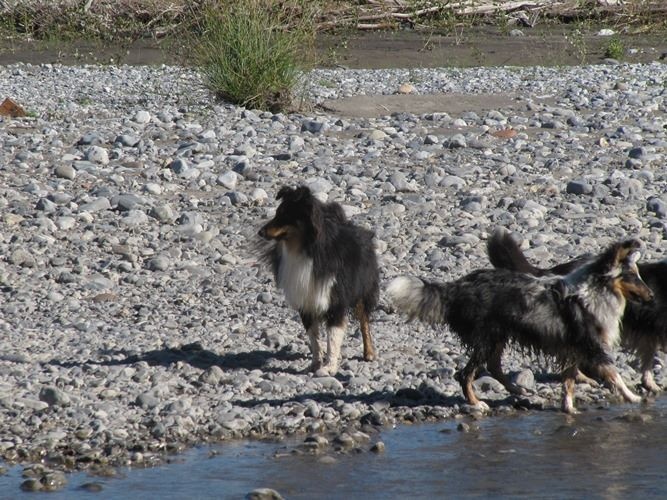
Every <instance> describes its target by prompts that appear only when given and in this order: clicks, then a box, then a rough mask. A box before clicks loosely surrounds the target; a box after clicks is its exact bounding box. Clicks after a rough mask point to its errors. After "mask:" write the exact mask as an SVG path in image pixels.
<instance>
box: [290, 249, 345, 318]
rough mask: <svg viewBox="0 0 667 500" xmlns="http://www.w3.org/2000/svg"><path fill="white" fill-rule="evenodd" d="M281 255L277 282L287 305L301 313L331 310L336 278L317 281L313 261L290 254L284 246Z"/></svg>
mask: <svg viewBox="0 0 667 500" xmlns="http://www.w3.org/2000/svg"><path fill="white" fill-rule="evenodd" d="M280 253H281V257H280V266H279V268H278V280H277V281H278V287H279V288H281V289H282V290H283V292H284V293H285V300H287V303H288V304H289V305H290V306H292V307H293V308H295V309H297V310H299V311H302V312H307V313H313V314H322V313H324V312H325V311H326V310H327V309H329V304H330V294H331V288H332V287H333V285H334V283H335V281H336V280H335V278H333V277H331V278H329V279H326V280H316V279H315V276H314V275H313V259H311V258H309V257H308V256H306V255H303V254H300V253H296V252H290V251H289V250H288V249H287V248H285V246H284V245H281V246H280Z"/></svg>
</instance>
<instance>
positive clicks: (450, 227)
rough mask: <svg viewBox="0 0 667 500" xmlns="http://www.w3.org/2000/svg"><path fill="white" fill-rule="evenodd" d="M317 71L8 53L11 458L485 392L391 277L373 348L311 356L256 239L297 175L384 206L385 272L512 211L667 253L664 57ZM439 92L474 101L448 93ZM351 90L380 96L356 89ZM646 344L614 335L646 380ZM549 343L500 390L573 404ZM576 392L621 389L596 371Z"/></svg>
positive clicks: (4, 360) (590, 236)
mask: <svg viewBox="0 0 667 500" xmlns="http://www.w3.org/2000/svg"><path fill="white" fill-rule="evenodd" d="M309 81H310V82H311V85H310V86H309V90H308V99H309V100H311V101H313V102H315V103H321V104H322V105H323V107H322V108H318V107H317V106H316V107H314V108H313V111H312V112H311V113H308V114H304V115H302V114H289V115H285V114H271V113H262V112H257V111H251V110H245V109H241V108H238V107H234V106H229V105H224V104H220V103H216V102H215V101H214V99H213V98H212V97H211V96H210V95H209V94H208V92H207V91H206V90H205V88H204V87H203V85H202V84H201V82H200V80H199V78H198V76H197V74H196V73H195V72H193V71H190V70H186V69H182V68H176V67H161V68H150V67H113V66H104V67H101V66H100V67H96V66H84V67H63V66H52V65H44V66H32V65H23V64H18V65H11V66H5V67H0V99H1V98H4V97H11V98H12V99H14V100H15V101H16V102H18V103H20V104H21V105H22V106H23V107H24V108H25V109H26V110H27V112H28V115H29V116H28V117H25V118H18V119H9V118H4V119H1V120H0V179H1V181H0V186H1V187H0V205H1V206H2V208H3V210H2V214H1V216H0V227H1V228H2V231H1V232H0V255H2V258H1V259H0V285H1V289H0V290H1V291H2V299H3V300H2V303H1V304H0V308H1V310H2V317H1V318H0V331H1V332H2V335H1V336H0V454H1V455H2V457H3V458H4V459H5V460H6V461H8V462H15V461H20V462H22V463H28V464H29V463H37V462H42V463H44V464H46V465H47V467H48V468H55V469H71V468H91V469H95V468H97V469H99V468H101V470H102V471H104V470H106V468H107V467H108V466H113V465H115V464H123V463H124V464H127V463H131V464H135V465H143V464H148V465H150V464H153V463H159V462H160V460H161V459H162V457H163V453H164V452H165V451H177V450H179V449H182V447H183V446H187V445H191V444H195V443H199V442H204V441H210V440H216V441H217V440H226V439H233V438H239V437H258V438H260V437H261V438H265V437H280V436H284V435H287V434H294V433H303V434H307V435H308V436H310V437H309V438H308V439H306V440H305V441H304V445H303V446H304V450H318V449H321V448H323V447H328V446H333V447H335V448H340V449H349V448H354V447H358V446H361V447H364V448H370V447H371V443H367V441H369V439H370V440H371V441H372V440H373V439H372V436H371V434H372V433H373V432H374V429H377V428H378V427H379V426H382V425H386V424H393V423H404V422H416V421H424V420H431V419H443V418H450V417H451V418H455V417H458V416H461V415H465V414H469V413H470V409H469V408H466V406H465V405H464V402H463V399H462V397H461V393H460V388H459V386H458V383H457V382H456V381H455V380H454V379H453V373H454V372H455V370H456V369H457V368H458V367H460V366H462V363H464V362H465V360H466V358H465V354H464V353H463V352H462V350H461V348H460V346H459V345H458V343H457V342H456V340H455V339H454V338H453V337H452V336H451V335H450V334H449V332H448V331H447V330H446V329H440V330H437V329H432V328H429V327H425V326H422V325H419V324H406V323H405V321H404V318H402V317H399V316H397V315H395V314H393V313H392V312H391V311H390V309H389V308H388V307H387V305H386V303H384V298H383V305H382V307H381V308H380V310H378V311H377V313H376V314H375V318H374V322H373V324H372V331H373V335H374V339H375V344H376V347H377V350H378V353H379V360H378V361H375V362H371V363H366V362H363V361H362V360H361V338H360V335H359V332H358V330H356V329H352V330H351V331H350V333H349V335H348V340H347V341H346V343H345V345H344V348H343V363H342V368H341V370H340V372H339V374H338V375H337V376H336V377H324V378H314V377H313V376H312V375H311V374H310V373H308V372H307V367H308V365H309V362H310V359H309V354H308V348H307V345H306V342H305V336H304V335H303V332H302V327H301V325H300V322H299V321H298V318H297V317H296V315H295V314H294V312H293V311H292V310H290V309H288V308H287V307H286V306H285V304H284V301H283V298H282V295H281V294H280V293H279V292H278V291H277V290H276V289H275V288H274V286H273V284H272V281H271V278H270V275H269V273H268V272H267V270H265V269H262V268H261V267H259V266H258V264H257V262H256V260H255V258H254V257H253V255H252V252H251V249H252V246H253V242H254V238H255V233H256V229H257V227H258V226H259V224H260V223H261V222H262V221H263V220H265V219H267V218H268V217H270V215H271V213H272V210H273V209H274V207H275V203H274V195H275V193H276V192H277V190H278V188H279V187H280V186H282V185H284V184H298V183H304V184H307V185H309V186H310V187H311V189H312V190H314V191H315V192H317V193H319V196H321V197H322V198H324V199H328V200H335V201H339V202H340V203H342V204H343V205H344V207H345V209H346V211H347V212H348V214H349V215H350V217H352V219H353V220H354V221H356V222H357V223H358V224H361V225H365V226H368V227H370V228H372V229H373V230H375V232H376V234H377V249H378V254H379V258H380V263H381V267H382V276H383V284H386V283H387V281H388V280H389V279H391V278H392V277H394V276H396V275H398V274H405V273H412V274H418V275H424V276H429V277H432V278H436V279H441V280H449V279H454V278H456V277H459V276H461V275H463V274H465V273H466V272H468V271H470V270H472V269H477V268H479V267H483V266H487V265H488V264H487V262H488V261H487V259H486V256H485V241H484V240H485V238H486V237H487V235H488V234H489V233H490V232H491V231H492V229H493V228H494V227H495V226H498V225H501V226H504V227H506V228H508V229H510V230H512V231H515V232H516V233H517V234H518V235H520V236H521V237H522V238H523V241H524V248H525V250H526V253H527V254H528V255H529V257H530V258H531V259H534V260H535V261H537V262H540V263H541V264H544V265H547V264H551V263H554V262H557V261H561V260H563V259H565V258H568V257H571V256H574V255H577V254H579V253H582V252H597V251H599V250H600V249H601V248H602V247H604V246H605V245H606V244H608V243H609V242H611V241H612V240H615V239H618V238H625V237H627V236H638V237H639V238H641V240H642V241H643V242H644V243H645V245H646V249H645V251H644V256H643V258H644V259H645V260H655V259H660V258H663V257H664V256H665V252H666V251H667V244H665V241H664V239H665V237H666V236H667V225H666V222H667V195H665V193H666V192H667V170H666V169H665V166H666V165H665V164H666V158H667V153H666V149H665V147H666V146H667V102H666V100H665V96H666V95H667V88H666V87H665V82H666V81H667V65H665V64H661V63H657V62H656V63H651V64H644V65H642V64H637V65H630V64H609V65H600V66H589V67H572V68H541V67H533V68H512V67H510V68H474V69H465V70H461V69H428V70H375V71H364V70H358V71H356V70H355V71H353V70H342V69H341V70H317V71H315V72H313V73H311V74H310V75H309ZM401 86H402V91H403V92H408V94H407V95H401V96H394V95H393V94H395V93H396V92H397V91H398V89H399V88H401ZM442 94H447V95H449V96H450V97H451V96H454V100H456V97H455V96H457V95H461V96H465V97H466V99H469V101H468V100H466V101H465V103H466V104H464V105H463V106H462V107H461V106H459V107H454V106H453V105H452V106H451V109H452V110H455V111H448V105H447V101H446V100H445V101H442V100H441V99H442ZM360 95H365V96H368V99H369V100H374V101H373V102H375V103H376V104H377V106H379V107H381V108H384V109H386V113H385V114H382V113H377V112H373V113H368V114H363V113H348V114H346V113H345V106H346V103H348V102H354V101H346V100H345V98H357V99H358V97H355V96H360ZM383 96H384V97H383ZM383 99H384V100H383ZM397 99H398V101H400V107H399V108H396V109H397V112H395V113H393V114H391V111H392V107H393V106H396V105H397V104H396V100H397ZM411 99H414V101H411ZM424 99H427V100H428V99H432V101H430V102H432V107H431V108H432V109H430V110H428V107H429V105H428V102H427V104H426V105H424V102H423V101H424ZM411 102H415V103H419V106H418V110H417V107H416V108H415V112H411V111H410V109H411ZM332 103H333V104H332ZM424 106H425V108H424ZM318 109H322V110H319V111H318ZM355 328H356V327H355ZM633 359H634V358H633V357H632V356H628V355H627V354H625V353H619V359H618V364H619V367H620V369H621V372H622V374H623V376H624V377H625V379H626V380H628V381H629V382H631V383H632V384H633V385H634V384H635V383H637V382H638V379H639V377H638V374H637V372H636V371H635V369H634V366H635V365H634V363H633ZM538 361H539V362H536V360H534V359H531V358H529V357H526V356H523V355H521V354H519V353H510V354H508V355H507V356H506V360H505V365H506V366H507V367H508V368H509V369H510V370H511V371H512V373H513V376H514V378H516V381H517V383H518V384H520V385H523V386H524V387H526V388H528V389H529V390H530V391H531V392H532V395H531V396H530V397H527V398H523V399H516V398H510V397H508V395H507V394H506V393H505V392H504V390H503V389H502V387H501V386H500V384H498V383H496V382H495V381H493V380H492V379H490V378H488V377H482V378H481V379H480V380H479V381H478V385H479V390H480V391H481V395H482V397H483V398H485V399H487V400H492V401H494V403H492V406H493V411H494V412H496V413H505V412H511V411H516V408H547V409H552V408H557V407H558V404H559V397H560V387H559V385H558V384H557V383H555V381H554V379H553V378H551V377H549V376H548V373H549V369H548V365H545V363H544V362H542V361H540V360H538ZM657 381H658V383H663V384H664V383H665V382H667V380H665V374H664V372H660V373H659V374H658V376H657ZM577 398H578V400H579V401H578V404H577V406H578V407H579V408H580V409H585V408H586V407H587V406H589V407H590V406H593V405H606V404H621V403H620V402H619V400H618V398H617V397H615V396H614V395H612V394H610V393H609V392H608V391H607V390H606V389H603V388H594V387H588V386H584V385H579V386H578V387H577ZM31 470H33V471H35V472H34V475H35V476H36V477H37V478H38V480H37V481H36V483H39V485H44V484H48V483H49V481H51V480H50V479H44V480H41V478H43V477H45V475H44V474H45V472H44V470H43V469H41V468H40V467H33V468H32V469H31ZM57 479H58V478H57V477H56V478H55V479H53V481H52V482H55V483H57ZM36 483H35V484H36ZM39 485H36V486H35V487H36V488H37V487H41V486H39Z"/></svg>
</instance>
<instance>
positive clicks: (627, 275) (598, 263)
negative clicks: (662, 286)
mask: <svg viewBox="0 0 667 500" xmlns="http://www.w3.org/2000/svg"><path fill="white" fill-rule="evenodd" d="M640 248H641V243H640V242H639V240H636V239H632V240H625V241H620V242H616V243H614V244H612V245H611V246H610V247H609V248H607V250H606V251H605V252H604V253H603V254H601V255H600V256H599V257H598V258H597V259H596V260H595V262H594V263H593V264H592V269H593V270H594V272H596V273H599V274H600V275H602V276H604V277H605V278H606V279H610V280H611V283H612V288H613V289H614V291H615V292H616V294H617V295H622V296H623V297H625V298H626V299H629V300H639V301H649V300H651V299H653V292H652V291H651V289H650V288H649V287H648V285H647V284H646V283H644V280H642V278H641V276H640V275H639V269H638V268H637V261H638V260H639V256H640V253H639V249H640Z"/></svg>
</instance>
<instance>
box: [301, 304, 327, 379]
mask: <svg viewBox="0 0 667 500" xmlns="http://www.w3.org/2000/svg"><path fill="white" fill-rule="evenodd" d="M301 321H302V322H303V326H304V328H305V329H306V333H307V334H308V347H310V354H311V356H312V357H313V360H312V362H311V364H310V371H313V372H316V371H317V370H319V369H320V368H321V367H322V347H321V346H320V325H319V322H318V321H317V320H316V319H314V318H313V317H312V316H308V315H305V314H302V315H301Z"/></svg>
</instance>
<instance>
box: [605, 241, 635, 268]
mask: <svg viewBox="0 0 667 500" xmlns="http://www.w3.org/2000/svg"><path fill="white" fill-rule="evenodd" d="M641 246H642V244H641V242H640V241H639V240H637V239H631V240H625V241H620V242H617V243H614V244H613V245H612V246H611V247H609V249H608V250H607V252H605V254H604V255H603V259H602V260H603V265H604V266H605V268H606V271H607V272H608V273H609V272H614V271H620V268H621V267H623V266H624V265H634V264H636V263H637V260H639V256H640V255H641V254H640V252H639V249H640V248H641Z"/></svg>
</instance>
